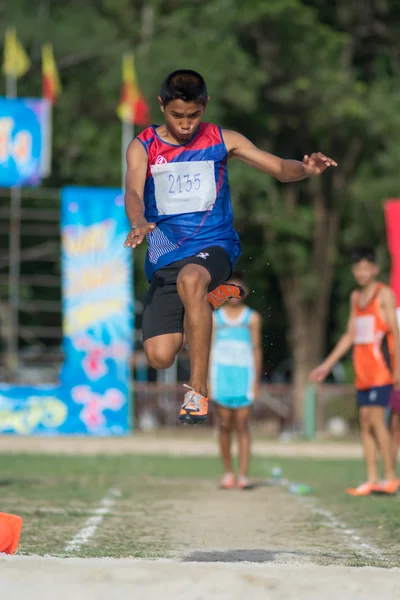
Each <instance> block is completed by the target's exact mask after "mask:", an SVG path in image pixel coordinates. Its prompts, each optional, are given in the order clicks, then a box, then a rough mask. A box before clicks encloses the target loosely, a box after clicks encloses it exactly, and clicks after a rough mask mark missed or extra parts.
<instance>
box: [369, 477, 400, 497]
mask: <svg viewBox="0 0 400 600" xmlns="http://www.w3.org/2000/svg"><path fill="white" fill-rule="evenodd" d="M399 487H400V481H399V480H398V479H391V480H390V481H381V482H380V483H378V485H377V486H376V488H375V489H374V492H378V493H381V494H397V492H398V491H399Z"/></svg>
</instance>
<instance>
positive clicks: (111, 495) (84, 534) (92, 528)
mask: <svg viewBox="0 0 400 600" xmlns="http://www.w3.org/2000/svg"><path fill="white" fill-rule="evenodd" d="M120 495H121V493H120V491H119V490H117V489H116V488H111V489H110V490H109V491H108V494H107V496H105V497H104V498H103V500H102V501H101V502H100V506H99V507H98V508H95V509H93V517H89V519H87V521H86V522H85V525H84V526H83V528H82V529H81V530H80V531H79V532H78V533H77V534H76V535H75V536H74V537H73V538H72V540H70V541H69V542H68V543H67V545H66V546H65V548H64V552H67V553H71V552H77V550H79V549H80V548H81V547H82V546H84V545H85V544H86V543H87V542H88V541H89V539H90V538H91V537H92V536H93V535H94V534H95V533H96V530H97V528H98V526H99V525H100V523H101V522H102V520H103V519H104V515H106V514H108V513H109V512H110V510H111V508H112V506H113V505H114V504H115V501H116V499H117V498H118V497H119V496H120Z"/></svg>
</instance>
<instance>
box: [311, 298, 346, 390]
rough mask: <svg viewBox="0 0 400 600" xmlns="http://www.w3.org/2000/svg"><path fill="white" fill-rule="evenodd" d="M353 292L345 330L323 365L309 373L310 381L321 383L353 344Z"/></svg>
mask: <svg viewBox="0 0 400 600" xmlns="http://www.w3.org/2000/svg"><path fill="white" fill-rule="evenodd" d="M354 303H355V295H354V292H353V294H352V296H351V300H350V317H349V320H348V323H347V329H346V331H345V332H344V334H343V335H342V336H341V338H340V339H339V341H338V343H337V344H336V346H335V347H334V349H333V350H332V352H331V353H330V354H329V355H328V356H327V357H326V359H325V360H324V362H323V363H321V364H320V365H319V366H318V367H316V368H315V369H314V370H313V371H311V373H310V377H309V378H310V381H314V382H315V383H321V382H322V381H324V379H325V378H326V377H327V376H328V375H329V373H330V372H331V371H332V368H333V366H334V365H335V364H336V363H337V362H338V361H339V360H340V359H341V358H342V356H344V355H345V354H347V352H348V351H349V350H350V348H351V347H352V345H353V344H354V330H355V316H354Z"/></svg>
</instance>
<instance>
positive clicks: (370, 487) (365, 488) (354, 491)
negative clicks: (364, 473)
mask: <svg viewBox="0 0 400 600" xmlns="http://www.w3.org/2000/svg"><path fill="white" fill-rule="evenodd" d="M378 486H379V484H378V483H371V482H370V481H366V482H365V483H362V484H361V485H359V486H358V487H356V488H347V489H346V494H349V495H350V496H369V495H370V494H371V493H372V492H376V491H377V489H378Z"/></svg>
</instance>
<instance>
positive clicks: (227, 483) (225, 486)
mask: <svg viewBox="0 0 400 600" xmlns="http://www.w3.org/2000/svg"><path fill="white" fill-rule="evenodd" d="M235 486H236V478H235V476H234V474H233V473H225V475H224V476H223V478H222V479H221V481H220V484H219V487H220V488H221V489H222V490H232V489H233V488H234V487H235Z"/></svg>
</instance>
